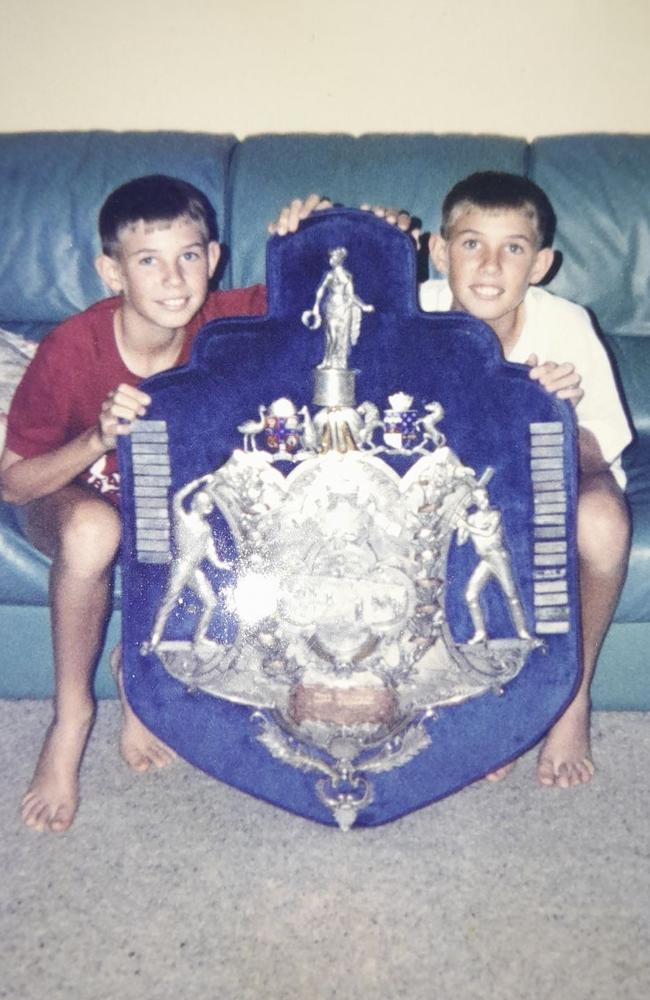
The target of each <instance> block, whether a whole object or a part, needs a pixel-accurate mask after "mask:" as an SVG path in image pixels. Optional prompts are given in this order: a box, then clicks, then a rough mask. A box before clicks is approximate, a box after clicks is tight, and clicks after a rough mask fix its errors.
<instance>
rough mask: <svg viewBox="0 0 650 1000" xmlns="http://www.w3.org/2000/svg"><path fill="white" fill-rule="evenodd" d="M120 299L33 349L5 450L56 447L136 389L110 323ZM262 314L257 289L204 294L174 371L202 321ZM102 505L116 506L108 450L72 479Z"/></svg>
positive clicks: (35, 451) (262, 293) (75, 319)
mask: <svg viewBox="0 0 650 1000" xmlns="http://www.w3.org/2000/svg"><path fill="white" fill-rule="evenodd" d="M119 304H120V299H119V298H111V299H103V300H102V301H101V302H96V303H95V305H93V306H91V307H90V308H89V309H86V310H85V311H84V312H82V313H79V314H78V315H76V316H72V317H70V319H67V320H65V321H64V322H63V323H61V324H60V326H57V327H56V328H55V329H54V330H52V332H51V333H49V334H48V335H47V337H46V338H45V339H44V340H43V341H42V343H41V344H39V347H38V350H37V351H36V354H35V356H34V359H33V361H32V362H31V364H30V365H29V367H28V368H27V371H26V372H25V374H24V376H23V378H22V381H21V382H20V385H19V386H18V389H17V390H16V393H15V395H14V398H13V401H12V404H11V409H10V411H9V416H8V419H7V438H6V447H7V448H8V449H10V450H11V451H13V452H15V453H16V454H17V455H20V456H21V457H22V458H35V457H36V456H38V455H44V454H47V453H48V452H51V451H53V450H54V449H55V448H60V447H61V446H62V445H64V444H67V442H68V441H72V440H73V439H74V438H75V437H77V436H78V435H79V434H81V433H83V431H85V430H87V429H88V428H89V427H92V426H93V424H95V423H96V422H97V418H98V416H99V412H100V409H101V405H102V403H103V402H104V400H105V399H106V397H107V396H108V394H109V392H111V391H112V390H113V389H114V388H115V387H116V386H117V385H119V383H120V382H125V383H127V384H128V385H133V386H137V385H138V384H139V383H140V382H142V377H141V376H139V375H135V374H134V373H133V372H132V371H130V370H129V369H128V368H127V367H126V365H125V364H124V362H123V361H122V358H121V356H120V353H119V351H118V349H117V345H116V343H115V334H114V330H113V317H114V314H115V310H116V309H117V308H118V307H119ZM265 312H266V289H265V288H264V286H263V285H253V286H251V287H250V288H241V289H234V290H233V291H223V292H222V291H217V292H211V294H210V295H208V298H207V299H206V301H205V304H204V305H203V307H202V309H201V310H200V311H199V312H198V313H197V315H196V316H195V317H194V319H193V320H192V321H191V322H190V323H189V325H188V327H187V334H186V337H185V340H184V342H183V346H182V348H181V352H180V354H179V356H178V359H177V361H176V367H178V366H179V365H184V364H186V363H187V362H188V361H189V358H190V354H191V350H192V343H193V341H194V337H195V336H196V334H197V333H198V331H199V330H200V329H201V327H202V326H204V325H205V323H207V322H208V321H209V320H212V319H218V318H222V317H227V316H261V315H264V313H265ZM78 478H79V481H81V482H86V483H89V484H90V485H91V486H93V487H94V488H95V489H97V490H99V492H100V493H102V494H104V495H105V497H106V499H107V500H111V501H113V502H115V503H117V501H118V494H119V476H118V472H117V456H116V453H115V452H114V451H110V452H107V454H106V455H102V456H101V458H99V459H98V460H97V462H95V463H94V465H92V466H91V467H90V468H89V469H87V470H86V472H85V473H83V474H82V475H81V476H79V477H78Z"/></svg>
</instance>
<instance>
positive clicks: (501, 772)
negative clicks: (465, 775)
mask: <svg viewBox="0 0 650 1000" xmlns="http://www.w3.org/2000/svg"><path fill="white" fill-rule="evenodd" d="M516 763H517V761H516V760H511V761H510V763H509V764H504V765H503V767H498V768H497V769H496V771H490V773H489V774H486V775H485V780H486V781H503V779H504V778H507V777H508V775H509V774H510V772H511V771H514V768H515V764H516Z"/></svg>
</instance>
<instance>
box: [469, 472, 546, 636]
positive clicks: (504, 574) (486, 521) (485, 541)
mask: <svg viewBox="0 0 650 1000" xmlns="http://www.w3.org/2000/svg"><path fill="white" fill-rule="evenodd" d="M472 501H473V505H474V506H475V508H476V509H475V510H474V511H473V512H472V513H471V514H467V515H466V516H465V517H462V516H459V517H458V519H457V522H456V523H457V538H458V544H459V545H463V544H464V543H465V542H466V541H467V539H468V538H471V540H472V544H473V545H474V549H475V551H476V554H477V556H478V557H479V562H478V565H477V566H476V568H475V569H474V572H473V573H472V575H471V577H470V579H469V582H468V584H467V588H466V590H465V599H466V601H467V607H468V609H469V613H470V616H471V618H472V623H473V625H474V630H475V631H474V635H473V637H472V638H471V639H470V640H469V641H470V643H472V644H473V643H479V642H485V640H486V639H487V632H486V628H485V619H484V617H483V612H482V610H481V605H480V603H479V597H480V594H481V591H482V590H483V588H484V587H485V585H486V584H487V582H488V580H489V579H490V578H491V577H493V578H494V579H495V580H497V581H498V582H499V584H500V585H501V587H502V589H503V592H504V594H505V595H506V597H507V598H508V605H509V607H510V614H511V616H512V620H513V623H514V626H515V628H516V630H517V635H518V636H519V638H520V639H530V638H531V636H530V633H529V632H528V629H527V628H526V620H525V618H524V613H523V609H522V606H521V601H520V599H519V594H518V593H517V587H516V585H515V581H514V579H513V575H512V566H511V563H510V555H509V553H508V550H507V549H506V546H505V542H504V539H503V525H502V523H501V512H500V511H499V510H497V508H496V507H492V506H490V500H489V497H488V493H487V490H486V489H484V488H483V487H482V486H480V487H478V489H475V490H473V492H472Z"/></svg>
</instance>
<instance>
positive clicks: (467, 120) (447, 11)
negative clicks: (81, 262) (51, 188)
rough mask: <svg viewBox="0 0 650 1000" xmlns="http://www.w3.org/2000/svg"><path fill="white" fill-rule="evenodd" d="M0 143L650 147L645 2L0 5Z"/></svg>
mask: <svg viewBox="0 0 650 1000" xmlns="http://www.w3.org/2000/svg"><path fill="white" fill-rule="evenodd" d="M0 14H1V15H2V22H1V28H0V131H2V132H9V131H30V130H34V129H47V130H50V129H89V128H107V129H158V128H162V129H167V128H169V129H175V128H178V129H189V130H198V131H212V132H234V133H235V134H237V135H239V136H244V135H248V134H251V133H255V132H263V131H273V132H284V131H316V132H328V131H347V132H353V133H360V132H365V131H388V132H395V131H434V132H445V131H467V132H495V133H502V134H510V135H518V136H524V137H528V138H532V137H534V136H535V135H542V134H552V133H566V132H581V131H585V132H590V131H611V132H613V131H618V132H622V131H630V132H648V131H650V129H649V127H648V126H649V124H650V121H649V111H648V109H649V108H650V71H649V68H648V65H649V58H648V42H649V39H650V2H649V0H618V2H616V3H614V2H612V0H543V2H542V0H540V2H538V3H532V2H529V0H490V2H484V0H483V2H481V0H456V2H447V0H438V2H435V0H374V2H373V0H320V2H315V0H302V2H300V0H268V2H266V3H264V2H262V0H232V3H224V2H221V0H112V2H108V0H107V2H98V0H0Z"/></svg>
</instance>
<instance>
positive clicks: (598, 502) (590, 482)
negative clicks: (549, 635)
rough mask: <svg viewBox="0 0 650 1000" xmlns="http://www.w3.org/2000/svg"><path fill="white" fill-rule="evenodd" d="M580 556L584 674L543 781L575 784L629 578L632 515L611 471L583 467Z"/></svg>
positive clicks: (541, 767) (543, 763)
mask: <svg viewBox="0 0 650 1000" xmlns="http://www.w3.org/2000/svg"><path fill="white" fill-rule="evenodd" d="M577 527H578V557H579V564H580V605H581V611H582V646H583V648H582V678H581V681H580V686H579V688H578V691H577V694H576V696H575V698H574V699H573V701H572V702H571V704H570V705H569V706H568V708H567V709H566V711H565V712H564V714H563V715H562V716H561V717H560V718H559V719H558V721H557V722H556V723H555V725H554V726H553V727H552V729H551V730H550V731H549V733H548V735H547V737H546V739H545V740H544V743H543V745H542V748H541V751H540V754H539V760H538V766H537V774H538V778H539V781H540V782H541V783H542V784H543V785H558V786H560V787H561V788H571V787H573V786H575V785H580V784H583V783H584V782H587V781H589V780H590V779H591V777H592V775H593V773H594V765H593V762H592V759H591V747H590V742H589V724H590V715H591V699H590V693H589V692H590V686H591V681H592V678H593V674H594V669H595V666H596V660H597V657H598V653H599V651H600V647H601V645H602V642H603V639H604V638H605V634H606V632H607V629H608V628H609V624H610V622H611V620H612V617H613V615H614V611H615V610H616V605H617V603H618V598H619V596H620V593H621V588H622V586H623V582H624V580H625V573H626V569H627V561H628V555H629V546H630V517H629V512H628V508H627V503H626V501H625V497H624V495H623V493H622V491H621V489H620V488H619V486H618V485H617V483H616V481H615V479H614V477H613V476H612V474H611V472H609V471H608V470H606V471H596V472H594V473H591V474H589V473H584V472H583V473H582V475H581V477H580V493H579V497H578V525H577Z"/></svg>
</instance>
